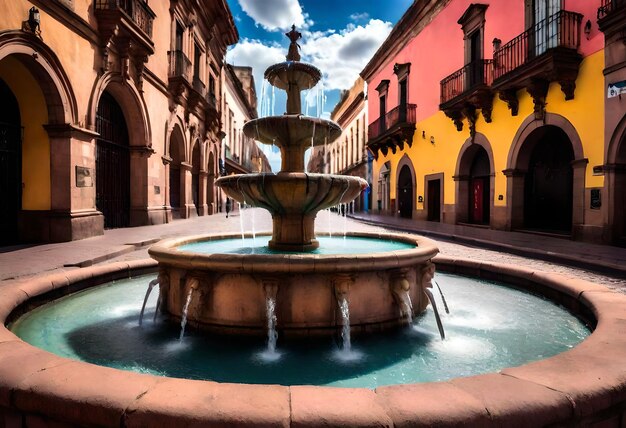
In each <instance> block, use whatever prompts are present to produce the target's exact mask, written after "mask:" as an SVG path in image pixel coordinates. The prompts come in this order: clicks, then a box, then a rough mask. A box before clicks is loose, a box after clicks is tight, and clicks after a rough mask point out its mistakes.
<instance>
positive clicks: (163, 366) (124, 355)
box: [12, 274, 589, 388]
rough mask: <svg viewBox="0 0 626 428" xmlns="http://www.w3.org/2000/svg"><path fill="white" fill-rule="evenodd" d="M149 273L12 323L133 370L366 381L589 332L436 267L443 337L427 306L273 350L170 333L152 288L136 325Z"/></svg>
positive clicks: (505, 362) (427, 374)
mask: <svg viewBox="0 0 626 428" xmlns="http://www.w3.org/2000/svg"><path fill="white" fill-rule="evenodd" d="M154 277H155V276H154V275H151V276H150V275H149V276H142V277H139V278H135V279H127V280H121V281H117V282H113V283H109V284H106V285H103V286H100V287H97V288H94V289H90V290H87V291H84V292H79V293H76V294H74V295H71V296H69V297H66V298H63V299H60V300H57V301H54V302H52V303H49V304H47V305H44V306H42V307H40V308H38V309H36V310H34V311H32V312H30V313H28V314H26V315H25V316H23V317H21V318H20V319H18V320H17V322H15V323H14V324H13V326H12V331H13V332H14V333H15V334H17V335H18V336H19V337H20V338H21V339H22V340H24V341H26V342H28V343H30V344H32V345H34V346H37V347H39V348H42V349H45V350H47V351H49V352H52V353H55V354H57V355H59V356H62V357H67V358H72V359H77V360H81V361H85V362H90V363H94V364H99V365H105V366H108V367H113V368H119V369H124V370H131V371H135V372H139V373H151V374H156V375H161V376H171V377H182V378H190V379H203V380H214V381H219V382H235V383H257V384H281V385H301V384H310V385H329V386H341V387H366V388H376V387H379V386H383V385H393V384H405V383H417V382H430V381H441V380H448V379H451V378H454V377H459V376H469V375H474V374H480V373H486V372H494V371H497V370H500V369H502V368H504V367H509V366H516V365H521V364H524V363H528V362H530V361H535V360H538V359H542V358H547V357H550V356H553V355H555V354H558V353H560V352H563V351H566V350H568V349H570V348H572V347H573V346H574V345H577V344H578V343H579V342H581V341H582V340H583V339H584V338H585V337H587V335H588V334H589V331H588V329H587V328H586V327H585V326H584V325H583V324H582V322H580V321H579V320H578V319H577V318H575V317H574V316H573V315H571V314H570V313H568V312H567V311H565V310H564V309H562V308H560V307H558V306H556V305H554V304H553V303H551V302H549V301H547V300H545V299H542V298H539V297H536V296H533V295H530V294H528V293H524V292H521V291H518V290H515V289H511V288H508V287H503V286H499V285H497V284H494V283H491V282H486V281H481V280H475V279H470V278H467V277H460V276H455V275H449V274H437V275H436V281H437V282H438V284H439V285H440V286H441V288H442V289H443V291H444V293H445V298H446V301H447V304H448V305H449V307H450V314H446V313H442V320H443V323H444V325H445V328H446V334H447V337H446V339H445V340H443V341H442V340H441V339H440V338H439V335H438V333H437V326H436V323H435V319H434V315H433V313H432V310H428V311H427V312H426V313H424V314H423V316H420V317H419V318H417V319H415V320H414V322H413V323H412V324H411V325H410V326H407V327H406V328H404V329H402V330H399V331H394V332H387V333H383V334H378V335H370V336H366V337H365V336H364V337H360V338H356V339H355V340H353V341H352V348H351V350H346V349H341V346H340V345H338V344H337V343H336V342H334V341H333V340H331V339H330V338H326V339H322V340H315V341H311V340H307V341H298V340H296V341H289V340H282V338H279V342H278V348H277V352H275V353H272V352H269V351H267V350H266V345H265V342H264V340H263V339H251V338H247V339H245V340H244V339H236V338H232V337H223V336H222V337H216V336H205V335H202V336H201V335H196V334H193V332H189V331H188V332H187V335H186V336H185V337H184V338H183V340H182V341H179V333H180V326H176V325H172V324H170V323H167V322H164V320H157V321H156V322H153V321H152V317H153V315H154V308H155V303H156V296H154V295H153V298H152V299H151V300H150V301H149V304H148V309H147V311H146V313H145V318H144V322H143V325H142V326H139V324H138V315H139V312H140V309H141V304H142V301H143V298H144V293H145V291H146V286H147V284H148V282H149V281H150V280H152V279H154ZM438 300H439V302H438V305H439V307H440V308H443V301H442V300H441V298H438ZM442 312H443V309H442ZM280 322H281V320H280V318H279V319H278V323H279V324H280ZM190 333H191V334H190ZM339 342H341V341H339Z"/></svg>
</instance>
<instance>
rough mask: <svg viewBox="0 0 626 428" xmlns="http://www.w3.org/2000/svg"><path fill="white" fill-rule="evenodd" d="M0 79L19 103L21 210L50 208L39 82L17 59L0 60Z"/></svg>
mask: <svg viewBox="0 0 626 428" xmlns="http://www.w3.org/2000/svg"><path fill="white" fill-rule="evenodd" d="M0 78H1V79H2V80H4V81H5V82H6V84H7V85H9V87H10V88H11V91H13V94H14V95H15V97H16V98H17V102H18V103H19V106H20V118H21V121H22V126H23V128H24V137H23V140H22V183H23V191H22V209H24V210H49V209H50V142H49V141H48V134H47V133H46V130H45V129H44V128H43V126H42V124H45V123H48V109H47V107H46V103H45V100H44V96H43V93H42V92H41V89H40V87H39V84H38V83H37V81H36V80H35V78H34V77H33V75H32V74H30V72H29V71H28V69H27V68H26V67H24V66H23V65H22V64H21V63H20V62H19V61H18V60H16V59H14V58H11V57H8V58H5V59H4V60H2V61H0Z"/></svg>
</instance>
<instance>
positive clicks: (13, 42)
mask: <svg viewBox="0 0 626 428" xmlns="http://www.w3.org/2000/svg"><path fill="white" fill-rule="evenodd" d="M2 12H3V13H2V14H1V15H0V95H1V99H2V102H1V103H0V105H1V106H0V134H1V135H2V137H0V138H1V139H0V153H1V154H0V171H2V175H1V177H0V198H1V199H2V208H1V209H0V236H2V238H1V239H2V243H5V244H6V243H14V242H25V241H65V240H73V239H81V238H85V237H89V236H93V235H98V234H102V233H103V229H104V228H115V227H126V226H136V225H144V224H158V223H163V222H167V221H170V219H171V218H172V215H173V214H175V215H178V216H180V217H188V216H192V215H205V214H207V213H211V212H214V211H215V210H216V207H215V203H214V201H215V200H216V190H215V189H214V188H213V187H212V186H208V185H207V183H210V179H209V178H210V177H212V176H215V175H217V174H218V172H219V162H218V161H219V159H220V157H221V152H220V146H221V136H222V129H221V127H222V111H221V107H220V106H221V101H222V100H221V93H222V87H223V83H222V81H223V76H222V75H223V73H222V69H223V57H224V54H225V52H226V47H227V46H228V45H230V44H233V43H235V42H236V41H237V40H238V33H237V30H236V28H235V26H234V21H233V18H232V16H231V14H230V11H229V9H228V6H227V4H226V1H225V0H215V1H214V0H211V1H201V2H192V1H189V0H172V1H159V2H156V1H155V2H150V5H148V3H147V2H146V1H144V0H112V1H110V0H62V1H61V0H59V1H45V2H44V1H32V2H31V1H26V0H15V1H11V2H4V7H3V11H2Z"/></svg>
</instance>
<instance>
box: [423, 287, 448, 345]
mask: <svg viewBox="0 0 626 428" xmlns="http://www.w3.org/2000/svg"><path fill="white" fill-rule="evenodd" d="M424 292H425V293H426V295H427V296H428V300H430V304H431V305H432V307H433V311H434V312H435V320H436V321H437V328H438V329H439V334H440V335H441V340H443V339H445V338H446V333H445V332H444V331H443V324H441V317H439V310H438V309H437V303H436V302H435V297H434V296H433V293H432V292H431V291H430V289H428V288H425V289H424Z"/></svg>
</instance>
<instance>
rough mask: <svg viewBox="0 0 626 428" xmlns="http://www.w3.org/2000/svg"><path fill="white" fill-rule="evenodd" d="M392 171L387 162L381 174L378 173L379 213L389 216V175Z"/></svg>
mask: <svg viewBox="0 0 626 428" xmlns="http://www.w3.org/2000/svg"><path fill="white" fill-rule="evenodd" d="M390 169H391V165H390V162H389V161H387V162H385V163H384V164H383V166H382V167H381V168H380V172H379V173H378V213H379V214H383V213H384V214H389V213H388V210H389V202H390V201H389V187H390V180H389V173H390V172H391V171H390Z"/></svg>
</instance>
